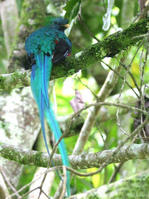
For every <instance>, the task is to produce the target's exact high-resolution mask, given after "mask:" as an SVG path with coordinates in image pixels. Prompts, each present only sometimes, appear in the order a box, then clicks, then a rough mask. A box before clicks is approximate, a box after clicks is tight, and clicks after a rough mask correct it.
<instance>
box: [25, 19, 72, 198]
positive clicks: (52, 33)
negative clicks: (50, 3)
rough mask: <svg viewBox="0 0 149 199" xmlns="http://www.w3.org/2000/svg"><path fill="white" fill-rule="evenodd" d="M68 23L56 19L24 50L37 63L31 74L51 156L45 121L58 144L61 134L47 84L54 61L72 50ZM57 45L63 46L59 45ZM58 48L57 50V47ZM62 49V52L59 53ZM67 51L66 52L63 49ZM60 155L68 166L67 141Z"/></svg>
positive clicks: (27, 43) (28, 42)
mask: <svg viewBox="0 0 149 199" xmlns="http://www.w3.org/2000/svg"><path fill="white" fill-rule="evenodd" d="M66 24H67V20H66V19H63V18H55V19H52V20H51V24H50V25H48V26H45V27H43V28H40V29H39V30H37V31H35V32H33V33H32V34H31V35H30V36H29V37H28V38H27V39H26V43H25V49H26V51H27V53H28V55H29V56H32V57H33V59H34V62H35V64H34V65H33V66H32V73H31V88H32V92H33V95H34V98H35V101H36V103H37V105H38V110H39V115H40V121H41V127H42V132H43V137H44V141H45V145H46V148H47V152H48V154H49V155H50V153H49V149H48V144H47V139H46V133H45V126H44V118H45V119H46V120H47V123H48V124H49V126H50V128H51V130H52V132H53V133H54V137H55V141H56V142H57V141H58V140H59V138H60V137H61V135H62V133H61V130H60V128H59V125H58V123H57V120H56V118H55V116H54V112H53V110H52V108H51V104H50V102H49V97H48V84H49V79H50V74H51V69H52V60H53V61H54V62H56V60H58V61H60V60H61V59H63V58H64V57H66V56H67V55H68V54H69V52H70V51H71V42H70V40H69V39H68V38H67V37H66V35H65V34H64V29H65V26H64V25H66ZM58 44H63V45H64V46H65V48H64V46H63V45H59V46H58ZM56 45H57V46H58V48H57V47H56ZM59 48H62V50H58V49H59ZM63 49H64V50H63ZM58 148H59V151H60V153H61V157H62V161H63V164H64V165H65V166H69V161H68V156H67V152H66V148H65V144H64V141H63V140H62V141H61V142H60V143H59V145H58ZM66 187H67V194H68V196H69V195H70V174H69V172H68V171H67V185H66Z"/></svg>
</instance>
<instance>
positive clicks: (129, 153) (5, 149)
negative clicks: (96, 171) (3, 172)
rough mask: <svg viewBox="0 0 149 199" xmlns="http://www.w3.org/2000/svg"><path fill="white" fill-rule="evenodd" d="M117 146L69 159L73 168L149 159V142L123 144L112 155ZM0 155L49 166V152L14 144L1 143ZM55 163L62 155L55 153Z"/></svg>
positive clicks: (18, 160)
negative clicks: (107, 161)
mask: <svg viewBox="0 0 149 199" xmlns="http://www.w3.org/2000/svg"><path fill="white" fill-rule="evenodd" d="M116 150H117V148H115V149H112V150H104V151H102V152H97V153H83V154H81V155H71V156H69V160H70V163H71V166H72V168H75V169H87V168H92V167H97V168H99V167H100V165H101V164H102V163H103V162H105V161H106V160H108V159H110V161H109V164H111V163H120V162H126V161H128V160H133V159H148V158H149V145H148V144H145V143H143V144H132V145H130V146H127V145H125V146H123V147H122V148H121V149H120V150H119V151H118V153H116V154H115V155H114V156H112V158H111V155H112V154H113V153H114V151H116ZM0 156H1V157H4V158H6V159H8V160H13V161H16V162H18V163H20V164H27V165H36V166H38V167H47V166H48V161H49V157H48V154H47V153H43V152H35V151H29V150H22V149H20V148H16V147H15V146H12V145H6V144H3V143H0ZM54 164H55V165H56V166H58V165H61V157H60V155H54Z"/></svg>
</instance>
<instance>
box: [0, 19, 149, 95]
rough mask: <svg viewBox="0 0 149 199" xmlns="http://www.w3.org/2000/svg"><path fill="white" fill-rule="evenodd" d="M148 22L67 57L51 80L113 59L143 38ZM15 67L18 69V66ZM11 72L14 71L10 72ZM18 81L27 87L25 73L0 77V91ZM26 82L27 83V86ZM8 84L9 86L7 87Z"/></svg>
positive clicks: (141, 21)
mask: <svg viewBox="0 0 149 199" xmlns="http://www.w3.org/2000/svg"><path fill="white" fill-rule="evenodd" d="M148 21H149V18H146V19H142V20H140V21H139V22H137V23H135V24H132V25H131V26H130V27H129V28H127V29H125V30H123V31H122V32H116V33H114V34H112V35H110V36H109V37H107V38H105V39H104V40H103V41H101V42H98V43H96V44H93V45H91V46H90V47H89V48H87V49H84V50H83V51H81V52H79V53H77V54H75V55H72V56H71V57H68V58H67V59H66V60H65V61H64V62H62V63H61V64H59V65H57V66H54V68H53V70H52V79H53V78H59V77H64V76H69V75H70V74H74V73H76V72H78V71H79V70H80V69H85V68H87V67H88V66H89V65H91V64H93V63H95V62H99V61H101V60H102V59H103V58H105V57H114V56H115V55H116V54H118V53H119V52H121V51H122V50H126V49H127V48H128V47H129V46H133V45H135V44H136V43H137V42H138V41H140V40H142V39H143V38H144V37H143V38H142V37H141V35H143V34H146V33H147V32H148V28H147V23H148ZM138 36H139V37H138ZM25 59H26V55H24V57H22V62H23V63H26V61H24V60H25ZM14 61H15V62H14V63H11V64H12V65H15V66H16V65H17V60H15V59H14ZM16 67H17V68H20V65H19V66H16ZM12 72H14V71H13V70H12ZM14 79H15V80H14ZM20 79H22V84H21V85H20V87H22V86H27V85H29V82H28V79H29V77H28V75H27V74H26V73H25V74H24V72H18V73H17V75H16V74H14V73H12V74H9V75H0V91H5V90H6V91H7V90H8V87H9V89H10V90H11V89H13V88H14V86H15V83H16V80H18V81H20ZM8 80H9V81H8ZM14 81H15V83H14ZM9 82H10V83H9ZM26 82H28V84H27V83H26ZM8 83H9V84H10V85H8ZM11 85H13V86H11ZM16 86H17V87H19V85H18V84H16Z"/></svg>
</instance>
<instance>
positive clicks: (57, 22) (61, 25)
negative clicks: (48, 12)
mask: <svg viewBox="0 0 149 199" xmlns="http://www.w3.org/2000/svg"><path fill="white" fill-rule="evenodd" d="M50 25H51V26H53V27H54V28H56V29H58V30H60V31H64V30H65V29H66V28H68V27H69V24H68V20H67V19H64V18H62V17H57V18H52V19H51V20H50Z"/></svg>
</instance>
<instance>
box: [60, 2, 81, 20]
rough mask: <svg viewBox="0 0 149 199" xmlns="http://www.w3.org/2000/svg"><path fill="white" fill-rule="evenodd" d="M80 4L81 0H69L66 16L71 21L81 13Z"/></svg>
mask: <svg viewBox="0 0 149 199" xmlns="http://www.w3.org/2000/svg"><path fill="white" fill-rule="evenodd" d="M80 5H81V0H69V1H68V2H67V4H66V6H65V7H64V9H65V10H66V14H65V18H67V19H69V21H71V20H72V19H74V18H75V17H76V16H77V15H78V13H79V9H80Z"/></svg>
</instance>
